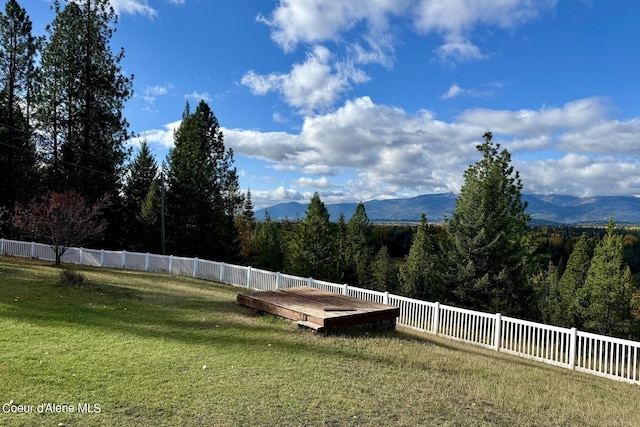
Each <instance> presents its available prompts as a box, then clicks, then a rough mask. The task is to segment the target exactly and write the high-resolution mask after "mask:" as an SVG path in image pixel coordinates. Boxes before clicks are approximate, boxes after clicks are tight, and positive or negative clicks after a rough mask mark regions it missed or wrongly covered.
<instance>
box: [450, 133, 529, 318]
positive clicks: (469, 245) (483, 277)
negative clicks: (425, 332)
mask: <svg viewBox="0 0 640 427" xmlns="http://www.w3.org/2000/svg"><path fill="white" fill-rule="evenodd" d="M484 139H485V142H484V143H483V144H481V145H479V146H478V147H477V148H478V151H480V153H482V157H483V158H482V160H480V161H478V162H477V163H476V164H475V165H471V166H470V167H469V168H468V169H467V170H466V171H465V173H464V185H463V186H462V188H461V190H460V195H459V196H458V199H457V200H456V209H455V212H454V214H453V217H452V218H451V220H450V221H449V222H448V224H447V225H448V234H449V236H450V239H451V242H450V244H451V252H450V255H451V258H450V261H451V262H452V265H451V266H450V269H451V271H456V274H455V277H454V278H453V280H454V286H453V291H454V294H455V296H456V299H457V300H458V302H459V303H460V304H462V305H464V306H465V307H469V308H472V309H478V310H483V311H500V312H502V313H507V314H519V315H526V313H527V312H529V310H530V305H531V301H532V298H531V297H532V292H531V289H530V287H529V285H528V277H527V271H526V270H527V267H528V260H529V257H530V254H531V250H532V247H531V245H530V243H529V241H528V233H527V228H526V227H527V222H528V221H529V215H527V214H526V212H525V211H526V208H527V203H526V202H523V201H522V197H521V190H522V183H521V181H520V176H519V174H518V172H514V169H513V167H512V166H510V163H511V155H510V154H509V152H508V151H507V150H502V151H500V145H499V144H494V143H493V142H492V134H491V132H487V133H485V134H484Z"/></svg>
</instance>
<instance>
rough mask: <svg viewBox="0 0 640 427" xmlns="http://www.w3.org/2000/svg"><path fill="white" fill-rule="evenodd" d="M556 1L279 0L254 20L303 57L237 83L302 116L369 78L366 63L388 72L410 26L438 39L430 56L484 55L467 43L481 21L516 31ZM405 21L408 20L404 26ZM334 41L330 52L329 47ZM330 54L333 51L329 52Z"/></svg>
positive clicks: (476, 57) (461, 57)
mask: <svg viewBox="0 0 640 427" xmlns="http://www.w3.org/2000/svg"><path fill="white" fill-rule="evenodd" d="M556 3H557V0H500V1H495V0H371V1H361V2H357V1H335V0H280V1H279V2H278V3H277V5H276V7H275V8H274V9H273V10H272V11H271V13H270V14H269V15H268V16H265V15H259V16H258V17H257V18H256V19H257V21H258V22H261V23H264V24H266V25H267V26H269V27H270V29H271V38H272V40H273V41H274V42H275V43H276V44H277V45H279V46H280V47H281V48H282V49H283V50H284V51H285V52H288V53H289V52H292V51H294V50H295V49H296V48H297V47H298V46H300V45H302V46H303V47H304V48H305V49H306V50H307V57H306V59H305V60H304V61H303V62H302V63H296V64H293V66H292V68H291V70H290V71H289V72H282V71H277V72H270V73H266V74H261V73H258V72H256V71H255V70H250V71H247V72H246V73H245V74H244V76H243V77H242V79H241V83H242V85H244V86H246V87H248V88H249V89H250V90H251V92H252V93H254V94H256V95H265V94H267V93H277V94H279V95H281V96H282V98H283V99H284V101H285V102H286V103H287V104H288V105H289V106H292V107H294V108H296V109H297V110H298V112H300V113H303V114H304V113H310V112H318V111H321V112H322V111H327V109H328V108H332V107H334V106H335V105H337V104H339V103H340V102H342V100H343V99H344V98H345V97H344V95H345V94H346V93H347V92H348V91H349V90H350V89H351V88H352V86H354V85H357V84H361V83H364V82H366V81H368V80H369V79H370V77H369V75H368V74H367V73H366V72H365V71H364V70H363V67H365V66H366V65H368V64H381V65H382V66H384V67H386V68H388V69H390V68H392V67H393V63H394V61H395V48H396V46H397V45H398V43H399V40H398V39H397V36H398V35H399V34H401V33H402V31H404V28H402V26H403V25H404V24H403V23H405V22H409V25H408V27H409V31H414V32H416V33H419V34H432V33H433V34H436V35H437V36H439V37H440V38H441V39H442V43H441V44H440V46H438V47H437V48H435V49H434V50H433V51H434V54H435V55H436V57H438V58H440V59H441V60H443V61H446V62H451V61H454V62H465V61H474V60H480V59H484V58H486V57H487V54H486V53H483V52H482V50H481V49H480V47H478V45H477V44H476V43H475V42H474V41H473V40H472V38H471V36H472V35H473V33H474V30H475V29H476V28H477V27H479V26H488V27H498V28H509V29H512V28H516V27H518V26H519V25H522V24H523V23H525V22H527V21H529V20H531V19H534V18H536V17H537V16H539V15H540V13H541V12H543V11H545V10H548V9H551V8H553V7H554V6H555V4H556ZM405 26H406V25H405ZM328 46H331V51H330V50H329V47H328ZM332 52H333V53H332Z"/></svg>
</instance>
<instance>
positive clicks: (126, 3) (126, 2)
mask: <svg viewBox="0 0 640 427" xmlns="http://www.w3.org/2000/svg"><path fill="white" fill-rule="evenodd" d="M110 2H111V6H113V8H114V9H115V10H116V11H117V12H118V13H128V14H129V15H136V14H140V15H145V16H147V17H149V18H155V17H156V16H157V15H158V12H157V11H156V10H155V9H154V8H152V7H151V6H149V4H148V2H147V0H110Z"/></svg>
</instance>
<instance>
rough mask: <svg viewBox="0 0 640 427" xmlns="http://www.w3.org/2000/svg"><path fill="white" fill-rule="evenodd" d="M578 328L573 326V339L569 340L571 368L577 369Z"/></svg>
mask: <svg viewBox="0 0 640 427" xmlns="http://www.w3.org/2000/svg"><path fill="white" fill-rule="evenodd" d="M577 343H578V330H577V329H576V328H571V341H569V368H570V369H571V370H572V371H574V370H575V369H576V356H577V355H578V346H577Z"/></svg>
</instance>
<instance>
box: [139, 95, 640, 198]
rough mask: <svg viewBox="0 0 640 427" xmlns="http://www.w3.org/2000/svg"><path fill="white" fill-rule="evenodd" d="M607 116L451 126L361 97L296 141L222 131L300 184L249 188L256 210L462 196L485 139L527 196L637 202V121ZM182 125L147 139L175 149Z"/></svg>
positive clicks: (469, 114) (491, 114)
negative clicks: (506, 160)
mask: <svg viewBox="0 0 640 427" xmlns="http://www.w3.org/2000/svg"><path fill="white" fill-rule="evenodd" d="M607 112H608V108H607V107H606V104H605V102H604V101H603V100H601V99H598V98H588V99H582V100H576V101H572V102H568V103H566V104H565V105H563V106H560V107H545V108H540V109H538V110H516V111H509V110H481V111H479V110H469V111H465V112H463V113H462V114H460V116H459V117H457V118H456V119H455V120H453V121H450V122H448V121H442V120H437V119H436V118H435V117H434V115H433V114H431V113H430V112H429V111H425V110H421V111H417V112H415V113H411V112H407V111H405V110H403V109H401V108H397V107H391V106H387V105H379V104H375V103H374V102H373V101H372V100H371V99H370V98H367V97H363V98H357V99H353V100H349V101H347V102H345V103H344V105H343V106H342V107H340V108H338V109H337V110H335V111H332V112H329V113H325V114H321V115H314V116H308V117H306V118H305V120H304V123H303V125H302V128H301V129H300V131H299V132H297V133H289V132H260V131H256V130H242V129H223V132H224V134H225V144H226V145H227V146H229V147H231V148H233V150H234V152H235V153H236V156H246V157H249V158H258V159H262V160H264V161H266V162H267V163H268V166H267V167H270V168H272V169H273V170H274V171H286V172H288V174H287V175H285V176H289V177H290V176H292V175H293V176H296V178H293V180H292V181H290V182H284V181H283V182H282V185H280V186H279V187H278V188H277V189H275V190H269V191H257V190H255V191H254V189H252V195H253V196H254V204H255V206H258V205H260V206H268V205H271V204H274V203H277V202H279V201H292V200H297V201H304V202H306V201H308V200H309V198H310V197H311V195H312V194H313V191H319V192H320V193H321V196H322V197H323V201H325V202H327V203H329V202H330V203H334V202H340V201H357V200H371V199H384V198H391V197H405V196H407V197H408V196H414V195H418V194H424V193H438V192H457V191H459V190H460V188H461V186H462V184H463V179H464V176H463V174H464V171H465V169H466V168H467V167H468V166H469V165H470V164H473V163H475V162H476V161H477V160H479V159H480V154H479V153H478V152H477V150H476V148H475V147H476V145H477V144H478V143H480V142H481V140H482V135H483V133H484V132H485V131H487V130H491V131H493V132H494V140H495V141H496V142H499V143H501V144H502V146H503V147H505V148H507V149H508V150H509V151H510V152H511V154H512V159H513V164H514V166H515V168H516V170H518V171H520V175H521V178H522V182H523V184H524V191H525V192H529V193H558V194H573V195H590V194H591V195H596V194H603V193H604V194H637V193H638V188H640V142H639V141H640V118H634V119H630V120H626V121H620V120H612V119H608V118H607V117H606V113H607ZM488 119H493V120H488ZM179 124H180V122H179V121H177V122H173V123H169V124H167V125H165V126H164V128H162V129H156V130H151V131H147V132H145V133H143V135H142V138H146V139H147V141H148V142H149V143H150V144H156V145H159V146H161V147H164V148H170V147H172V146H173V133H174V130H175V129H176V128H177V127H178V126H179ZM612 153H616V154H615V155H614V154H612ZM292 172H293V174H291V173H292ZM300 176H302V177H301V178H300ZM330 177H335V178H330ZM301 189H304V190H305V191H304V192H302V191H300V190H301ZM254 192H255V194H254Z"/></svg>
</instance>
